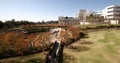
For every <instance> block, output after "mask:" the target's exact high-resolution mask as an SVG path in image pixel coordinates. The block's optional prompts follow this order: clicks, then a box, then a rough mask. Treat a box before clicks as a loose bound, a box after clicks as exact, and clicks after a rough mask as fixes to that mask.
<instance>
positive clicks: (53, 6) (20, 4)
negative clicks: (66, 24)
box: [0, 0, 120, 22]
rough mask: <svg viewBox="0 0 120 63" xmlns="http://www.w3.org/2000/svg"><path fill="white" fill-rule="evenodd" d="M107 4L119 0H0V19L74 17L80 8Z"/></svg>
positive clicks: (92, 8) (98, 6)
mask: <svg viewBox="0 0 120 63" xmlns="http://www.w3.org/2000/svg"><path fill="white" fill-rule="evenodd" d="M109 5H120V0H0V20H2V21H6V20H11V19H15V20H29V21H33V22H38V21H42V20H45V21H50V20H58V16H70V17H76V14H77V13H78V12H79V10H80V9H88V10H91V11H99V10H102V9H104V8H105V7H106V6H109Z"/></svg>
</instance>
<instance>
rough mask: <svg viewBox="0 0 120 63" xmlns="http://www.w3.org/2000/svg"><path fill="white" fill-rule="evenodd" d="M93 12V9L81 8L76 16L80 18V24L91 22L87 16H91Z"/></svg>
mask: <svg viewBox="0 0 120 63" xmlns="http://www.w3.org/2000/svg"><path fill="white" fill-rule="evenodd" d="M92 13H93V12H92V11H89V10H86V9H80V11H79V12H78V13H77V16H76V18H77V19H78V20H79V22H80V24H90V23H88V22H87V21H86V16H89V15H90V14H92Z"/></svg>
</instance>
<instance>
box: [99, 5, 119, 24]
mask: <svg viewBox="0 0 120 63" xmlns="http://www.w3.org/2000/svg"><path fill="white" fill-rule="evenodd" d="M97 14H99V15H101V16H104V18H105V19H106V20H105V22H110V23H111V24H120V6H119V5H111V6H107V7H106V8H105V9H104V10H102V11H100V12H97Z"/></svg>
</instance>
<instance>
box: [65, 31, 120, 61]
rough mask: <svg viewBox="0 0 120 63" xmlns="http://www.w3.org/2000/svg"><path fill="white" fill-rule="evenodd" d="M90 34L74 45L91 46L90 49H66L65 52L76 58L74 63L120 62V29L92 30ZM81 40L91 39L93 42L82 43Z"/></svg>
mask: <svg viewBox="0 0 120 63" xmlns="http://www.w3.org/2000/svg"><path fill="white" fill-rule="evenodd" d="M88 36H89V38H84V39H80V40H79V41H77V42H75V43H73V44H72V45H73V46H84V47H89V50H87V51H73V50H71V49H69V48H65V49H64V53H66V54H69V55H71V56H73V57H74V58H75V60H74V61H75V62H74V63H120V60H119V59H120V30H109V31H97V32H91V33H89V34H88ZM81 41H90V42H92V44H86V45H85V44H81ZM78 49H82V48H78ZM78 49H77V50H78Z"/></svg>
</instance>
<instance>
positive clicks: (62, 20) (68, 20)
mask: <svg viewBox="0 0 120 63" xmlns="http://www.w3.org/2000/svg"><path fill="white" fill-rule="evenodd" d="M58 21H59V24H60V25H79V21H78V19H76V18H73V17H64V16H59V17H58Z"/></svg>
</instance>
